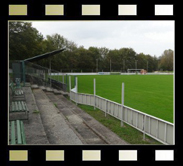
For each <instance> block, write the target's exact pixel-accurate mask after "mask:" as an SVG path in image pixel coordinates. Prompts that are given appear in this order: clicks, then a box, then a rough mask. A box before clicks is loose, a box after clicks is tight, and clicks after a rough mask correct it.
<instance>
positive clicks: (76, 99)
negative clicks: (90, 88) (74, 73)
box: [75, 77, 78, 105]
mask: <svg viewBox="0 0 183 166" xmlns="http://www.w3.org/2000/svg"><path fill="white" fill-rule="evenodd" d="M77 101H78V78H77V77H76V98H75V102H76V105H78V102H77Z"/></svg>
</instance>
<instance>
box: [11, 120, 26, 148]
mask: <svg viewBox="0 0 183 166" xmlns="http://www.w3.org/2000/svg"><path fill="white" fill-rule="evenodd" d="M9 135H10V137H9V144H10V145H22V144H23V145H25V144H26V139H25V133H24V125H23V122H22V121H21V120H16V121H10V122H9Z"/></svg>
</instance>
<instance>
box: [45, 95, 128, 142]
mask: <svg viewBox="0 0 183 166" xmlns="http://www.w3.org/2000/svg"><path fill="white" fill-rule="evenodd" d="M46 94H47V96H48V97H49V99H50V101H52V103H53V104H55V105H56V107H57V108H58V110H59V111H60V112H61V113H62V114H63V115H64V116H65V117H66V119H67V121H68V122H69V123H70V125H71V126H72V127H73V128H74V129H75V130H76V132H77V133H78V134H79V135H80V136H81V137H82V138H83V140H84V141H85V143H86V144H92V145H93V144H110V145H127V144H128V143H127V142H125V141H124V140H122V139H121V138H120V137H119V136H118V135H116V134H115V133H114V132H112V131H111V130H109V129H108V128H107V127H105V126H104V125H102V124H101V123H99V122H98V121H97V120H95V119H94V118H93V117H92V116H90V115H89V114H87V113H86V112H84V111H83V110H82V109H80V108H79V107H77V106H76V104H74V103H73V102H71V101H69V100H68V99H66V98H65V97H64V96H63V95H54V94H53V93H52V92H46Z"/></svg>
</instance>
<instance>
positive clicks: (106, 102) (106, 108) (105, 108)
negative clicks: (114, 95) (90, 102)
mask: <svg viewBox="0 0 183 166" xmlns="http://www.w3.org/2000/svg"><path fill="white" fill-rule="evenodd" d="M106 115H107V100H105V117H106Z"/></svg>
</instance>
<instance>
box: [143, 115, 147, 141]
mask: <svg viewBox="0 0 183 166" xmlns="http://www.w3.org/2000/svg"><path fill="white" fill-rule="evenodd" d="M145 123H146V115H144V122H143V130H144V132H143V140H145Z"/></svg>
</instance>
